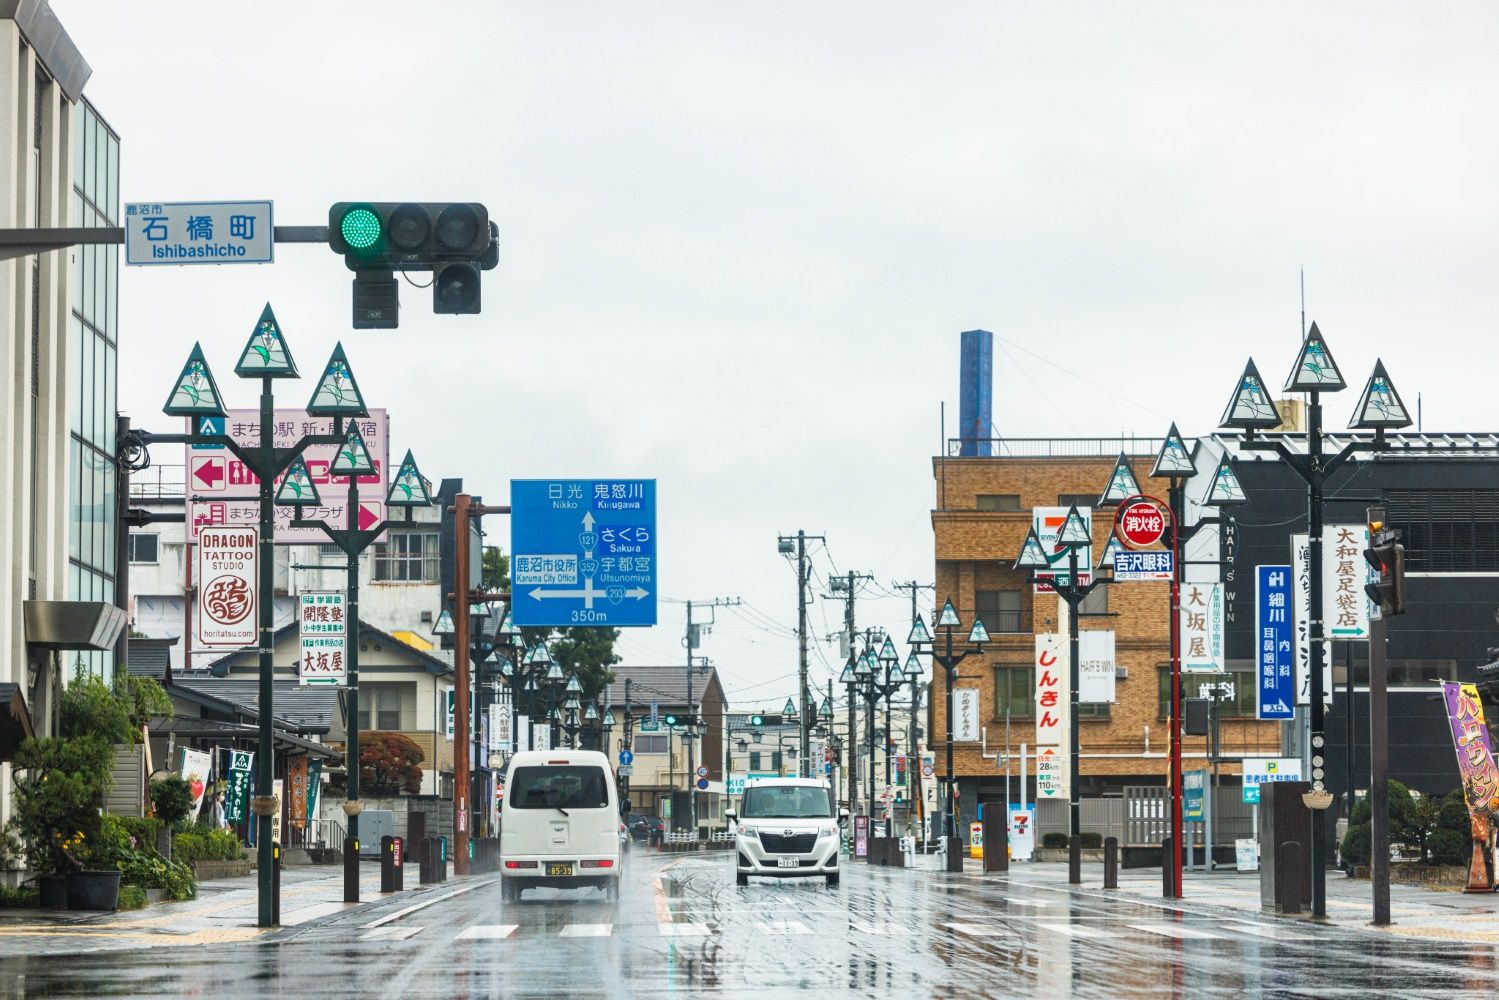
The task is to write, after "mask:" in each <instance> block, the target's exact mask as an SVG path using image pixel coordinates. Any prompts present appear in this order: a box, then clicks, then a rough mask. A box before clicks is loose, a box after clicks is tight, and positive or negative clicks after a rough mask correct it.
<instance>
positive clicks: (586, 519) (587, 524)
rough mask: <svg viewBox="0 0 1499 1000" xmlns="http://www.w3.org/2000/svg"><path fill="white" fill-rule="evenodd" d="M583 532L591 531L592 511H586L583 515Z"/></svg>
mask: <svg viewBox="0 0 1499 1000" xmlns="http://www.w3.org/2000/svg"><path fill="white" fill-rule="evenodd" d="M583 530H584V531H592V530H593V511H591V510H590V511H587V512H586V513H585V514H584V515H583Z"/></svg>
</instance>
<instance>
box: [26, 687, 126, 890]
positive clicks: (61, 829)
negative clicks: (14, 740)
mask: <svg viewBox="0 0 1499 1000" xmlns="http://www.w3.org/2000/svg"><path fill="white" fill-rule="evenodd" d="M106 690H107V689H106ZM113 761H114V748H113V747H111V746H110V745H109V744H108V743H107V742H105V741H104V740H103V739H101V738H100V737H98V736H79V737H76V738H59V737H45V738H42V739H34V738H33V739H27V740H24V741H22V743H21V747H20V749H19V750H18V751H17V752H16V756H15V762H14V766H15V769H16V775H17V776H16V778H15V829H16V833H17V835H18V836H19V837H20V840H21V843H22V845H23V848H24V850H25V853H26V857H27V860H28V861H29V862H30V865H31V867H32V868H33V869H34V870H35V871H37V872H38V873H39V874H42V875H56V874H60V873H65V872H70V871H77V870H78V869H79V868H80V867H82V865H83V864H84V863H85V855H86V853H87V852H88V851H89V850H90V849H91V845H92V843H93V841H94V839H95V838H96V837H97V836H98V834H99V824H100V819H99V806H100V804H101V802H102V800H103V797H104V793H105V791H106V790H107V789H108V787H109V780H110V779H109V770H110V765H111V764H112V763H113Z"/></svg>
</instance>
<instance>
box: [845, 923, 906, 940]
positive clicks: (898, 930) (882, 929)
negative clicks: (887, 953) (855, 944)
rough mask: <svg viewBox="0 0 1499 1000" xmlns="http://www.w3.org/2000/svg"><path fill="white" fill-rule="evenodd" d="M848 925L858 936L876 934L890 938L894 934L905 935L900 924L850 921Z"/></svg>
mask: <svg viewBox="0 0 1499 1000" xmlns="http://www.w3.org/2000/svg"><path fill="white" fill-rule="evenodd" d="M848 925H849V927H850V928H852V929H853V930H856V931H858V932H859V933H860V934H878V935H879V936H881V937H891V936H894V935H896V934H905V933H907V931H906V930H905V929H904V928H903V927H901V925H900V924H896V923H891V922H890V921H887V920H850V921H849V922H848Z"/></svg>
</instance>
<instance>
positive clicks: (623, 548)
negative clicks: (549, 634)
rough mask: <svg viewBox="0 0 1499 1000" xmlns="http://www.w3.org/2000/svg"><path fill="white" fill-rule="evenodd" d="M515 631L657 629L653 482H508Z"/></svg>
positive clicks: (605, 480) (561, 480)
mask: <svg viewBox="0 0 1499 1000" xmlns="http://www.w3.org/2000/svg"><path fill="white" fill-rule="evenodd" d="M510 531H511V535H510V551H511V559H510V577H511V590H512V593H513V595H514V596H513V599H512V604H511V608H512V614H513V616H514V620H515V624H516V625H518V626H528V627H535V626H553V627H566V626H573V625H584V626H587V625H599V626H609V627H621V626H624V627H628V626H644V625H654V624H656V571H657V565H656V481H655V480H654V479H516V480H512V481H511V483H510Z"/></svg>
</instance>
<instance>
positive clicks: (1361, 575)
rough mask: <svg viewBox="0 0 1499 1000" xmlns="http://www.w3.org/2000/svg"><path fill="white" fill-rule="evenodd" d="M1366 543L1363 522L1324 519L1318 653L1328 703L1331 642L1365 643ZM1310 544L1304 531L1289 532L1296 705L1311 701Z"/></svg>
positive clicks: (1369, 579) (1370, 575)
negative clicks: (1320, 650) (1322, 641)
mask: <svg viewBox="0 0 1499 1000" xmlns="http://www.w3.org/2000/svg"><path fill="white" fill-rule="evenodd" d="M1368 546H1369V526H1368V525H1366V524H1327V525H1323V527H1322V620H1323V629H1322V632H1323V635H1324V637H1325V639H1326V640H1327V642H1326V644H1325V645H1324V647H1323V649H1324V652H1323V654H1322V692H1323V698H1322V700H1323V703H1324V704H1328V705H1330V704H1332V641H1331V640H1333V639H1344V640H1347V641H1350V642H1367V641H1368V639H1369V613H1370V605H1369V598H1368V595H1366V594H1365V593H1364V585H1365V584H1369V583H1373V582H1375V575H1374V569H1373V567H1372V566H1370V565H1369V563H1368V560H1366V559H1364V554H1363V550H1364V549H1366V548H1368ZM1311 548H1312V547H1311V543H1310V542H1309V541H1308V540H1307V536H1306V535H1304V534H1303V535H1292V536H1291V574H1292V577H1293V583H1294V587H1293V596H1294V597H1295V599H1296V603H1295V619H1294V622H1295V626H1294V627H1295V630H1296V704H1298V705H1310V704H1311V703H1312V644H1311V624H1310V623H1311V603H1312V570H1311Z"/></svg>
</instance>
